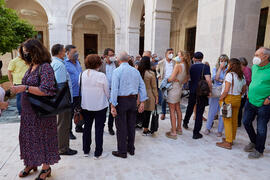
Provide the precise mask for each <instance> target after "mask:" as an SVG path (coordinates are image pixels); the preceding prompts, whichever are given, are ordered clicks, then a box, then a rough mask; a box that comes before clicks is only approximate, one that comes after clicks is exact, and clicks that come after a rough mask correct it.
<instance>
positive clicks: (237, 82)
mask: <svg viewBox="0 0 270 180" xmlns="http://www.w3.org/2000/svg"><path fill="white" fill-rule="evenodd" d="M232 75H233V76H232ZM232 77H233V81H234V82H233V89H232ZM226 81H227V82H229V83H231V87H230V90H229V93H228V94H230V95H235V96H237V95H240V94H241V92H242V88H243V86H244V85H246V80H245V78H243V79H242V80H241V79H239V78H238V75H237V74H236V73H235V72H230V73H228V74H226V76H225V81H224V82H223V84H222V93H223V92H224V90H225V82H226Z"/></svg>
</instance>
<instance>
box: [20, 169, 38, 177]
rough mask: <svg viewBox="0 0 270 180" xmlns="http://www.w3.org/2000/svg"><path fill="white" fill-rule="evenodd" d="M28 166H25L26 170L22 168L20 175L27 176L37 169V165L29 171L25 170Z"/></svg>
mask: <svg viewBox="0 0 270 180" xmlns="http://www.w3.org/2000/svg"><path fill="white" fill-rule="evenodd" d="M26 168H27V167H25V168H24V170H22V171H21V172H20V174H19V177H21V178H23V177H26V176H28V175H29V174H30V172H31V171H32V170H33V171H34V172H36V171H37V167H32V168H30V169H29V170H28V171H25V169H26Z"/></svg>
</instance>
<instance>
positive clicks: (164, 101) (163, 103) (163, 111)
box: [161, 99, 167, 114]
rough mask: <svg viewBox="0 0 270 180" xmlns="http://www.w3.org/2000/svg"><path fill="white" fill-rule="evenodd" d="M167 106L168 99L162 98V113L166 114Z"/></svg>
mask: <svg viewBox="0 0 270 180" xmlns="http://www.w3.org/2000/svg"><path fill="white" fill-rule="evenodd" d="M166 106H167V101H166V99H162V101H161V109H162V114H166Z"/></svg>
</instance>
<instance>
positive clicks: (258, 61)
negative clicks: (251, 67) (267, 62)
mask: <svg viewBox="0 0 270 180" xmlns="http://www.w3.org/2000/svg"><path fill="white" fill-rule="evenodd" d="M261 62H262V60H261V58H259V57H254V58H253V64H255V65H259V64H261Z"/></svg>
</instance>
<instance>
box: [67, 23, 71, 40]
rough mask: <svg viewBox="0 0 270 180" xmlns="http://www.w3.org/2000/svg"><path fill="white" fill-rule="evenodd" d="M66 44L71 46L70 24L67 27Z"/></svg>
mask: <svg viewBox="0 0 270 180" xmlns="http://www.w3.org/2000/svg"><path fill="white" fill-rule="evenodd" d="M67 44H72V24H68V25H67Z"/></svg>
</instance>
